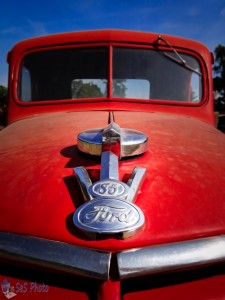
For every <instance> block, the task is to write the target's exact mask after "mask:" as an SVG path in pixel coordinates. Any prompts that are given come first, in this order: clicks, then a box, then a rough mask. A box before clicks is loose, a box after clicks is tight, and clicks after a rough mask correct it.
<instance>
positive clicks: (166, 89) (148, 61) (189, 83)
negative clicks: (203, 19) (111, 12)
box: [19, 47, 202, 103]
mask: <svg viewBox="0 0 225 300" xmlns="http://www.w3.org/2000/svg"><path fill="white" fill-rule="evenodd" d="M166 54H168V55H169V57H168V55H166ZM112 57H113V60H112V66H111V67H112V78H111V79H109V78H108V75H109V74H111V72H109V66H108V63H109V51H108V48H107V47H90V48H76V49H66V50H52V51H43V52H37V53H33V54H30V55H28V56H27V57H25V59H24V61H23V64H22V67H21V68H20V80H19V83H20V84H19V97H20V99H21V100H22V101H25V102H29V101H43V100H58V99H59V100H60V99H84V98H105V97H108V95H109V92H108V84H109V82H112V87H111V92H112V97H114V98H120V99H124V98H127V99H142V100H150V99H151V100H168V101H180V102H190V103H191V102H192V103H199V102H200V101H201V99H202V76H201V68H200V65H199V63H198V61H197V59H195V58H194V57H192V56H190V55H187V54H185V53H182V58H183V59H184V60H185V63H186V64H187V65H188V68H187V67H184V66H183V65H181V64H180V63H177V62H176V61H175V60H176V59H177V56H176V53H174V52H173V51H159V50H153V49H141V48H125V47H113V56H112ZM171 58H172V59H171Z"/></svg>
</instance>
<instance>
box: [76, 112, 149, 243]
mask: <svg viewBox="0 0 225 300" xmlns="http://www.w3.org/2000/svg"><path fill="white" fill-rule="evenodd" d="M110 116H111V117H112V115H110ZM88 132H90V131H88ZM130 132H134V131H132V130H130ZM122 133H123V131H122V130H120V127H119V126H118V125H117V124H115V123H114V121H113V120H112V121H111V122H110V124H109V125H108V126H107V127H106V128H105V129H104V130H101V131H99V135H100V134H101V141H102V142H101V148H102V152H101V170H100V180H99V181H97V182H95V183H93V184H92V181H91V179H90V177H89V175H88V172H87V170H86V169H85V168H84V167H78V168H75V169H74V172H75V174H76V176H77V179H78V182H79V184H80V188H81V190H82V193H83V197H84V200H85V201H86V203H84V204H83V205H81V206H80V207H79V208H78V209H77V210H76V212H75V213H74V216H73V223H74V225H75V226H76V227H78V228H79V229H81V230H83V231H84V232H86V233H87V234H88V235H89V236H90V235H91V236H93V235H94V237H95V236H96V234H102V235H115V236H116V237H119V238H124V239H125V238H128V237H130V236H132V235H134V234H135V233H137V231H138V230H139V229H140V228H141V227H142V226H143V225H144V221H145V218H144V214H143V212H142V211H141V209H140V208H139V207H137V206H136V205H135V204H133V203H132V202H134V201H135V198H136V195H137V192H138V189H139V187H140V185H141V183H142V181H143V178H144V176H145V172H146V169H144V168H139V167H136V168H135V169H134V170H133V172H132V174H131V177H130V179H129V180H128V182H127V184H126V183H124V182H122V181H120V180H119V170H118V160H119V158H120V157H124V156H126V155H125V153H124V152H122V151H121V145H122V142H121V141H123V140H127V139H128V137H127V136H123V134H122ZM139 134H140V136H141V139H140V140H139V142H138V141H137V139H136V138H134V137H133V136H132V135H130V137H129V139H130V147H131V149H133V148H134V145H133V143H132V141H133V140H135V145H136V146H135V148H136V150H135V151H134V152H133V153H135V154H134V155H136V153H137V152H138V153H139V154H141V153H143V152H144V151H145V150H146V147H147V137H146V136H145V135H144V134H143V133H138V135H139ZM79 136H86V137H87V135H86V132H84V133H81V134H80V135H79ZM143 141H145V142H144V144H143ZM86 142H87V145H88V146H87V147H86V146H85V145H84V141H82V142H81V144H82V147H84V148H85V151H84V152H87V149H89V146H90V143H93V141H92V140H91V141H90V140H88V138H87V141H86ZM98 143H99V141H98ZM139 146H140V147H139ZM78 147H79V149H80V150H82V147H80V139H79V137H78ZM93 149H95V144H94V143H93V145H92V149H90V152H89V153H90V154H93ZM131 149H129V147H128V148H127V150H128V151H127V156H130V153H131V152H132V151H133V150H131Z"/></svg>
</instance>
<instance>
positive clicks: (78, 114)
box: [0, 30, 225, 300]
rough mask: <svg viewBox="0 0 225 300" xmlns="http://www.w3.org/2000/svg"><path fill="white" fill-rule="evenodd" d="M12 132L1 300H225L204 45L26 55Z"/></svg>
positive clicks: (6, 135)
mask: <svg viewBox="0 0 225 300" xmlns="http://www.w3.org/2000/svg"><path fill="white" fill-rule="evenodd" d="M7 60H8V63H9V84H8V90H9V95H8V124H7V126H6V127H5V128H4V129H3V130H2V131H1V132H0V157H1V165H0V175H1V176H0V200H1V202H0V262H1V264H0V282H1V289H2V293H1V294H0V299H4V297H6V298H8V299H9V298H13V297H14V296H17V299H62V298H63V299H67V300H69V299H81V300H83V299H101V300H103V299H107V300H117V299H124V300H134V299H139V300H141V299H173V300H174V299H182V300H184V299H188V300H189V299H198V300H200V299H225V263H224V262H225V156H224V151H225V135H224V134H223V133H222V132H220V131H218V130H217V129H216V128H215V126H214V124H215V121H214V111H213V87H212V63H213V57H212V55H211V53H210V52H209V50H208V49H207V47H206V46H204V45H202V44H201V43H199V42H196V41H192V40H188V39H184V38H180V37H174V36H168V35H161V34H157V33H144V32H135V31H122V30H97V31H84V32H72V33H65V34H57V35H51V36H43V37H39V38H33V39H29V40H26V41H22V42H20V43H18V44H16V45H15V46H14V47H13V49H12V50H11V51H10V52H9V54H8V56H7Z"/></svg>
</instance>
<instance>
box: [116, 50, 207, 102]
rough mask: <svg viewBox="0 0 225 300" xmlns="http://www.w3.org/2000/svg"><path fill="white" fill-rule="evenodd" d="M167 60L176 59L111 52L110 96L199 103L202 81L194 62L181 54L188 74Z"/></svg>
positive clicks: (146, 52) (157, 54) (141, 52)
mask: <svg viewBox="0 0 225 300" xmlns="http://www.w3.org/2000/svg"><path fill="white" fill-rule="evenodd" d="M166 53H168V54H169V55H170V57H168V56H166V55H165V54H166ZM171 57H175V58H176V55H175V54H174V53H173V52H169V51H168V52H165V51H164V52H161V51H150V50H148V49H131V48H130V49H128V48H114V51H113V96H114V97H123V98H139V99H158V100H171V101H189V102H200V101H201V97H202V86H201V82H202V80H201V75H200V74H197V73H196V72H199V73H200V66H199V63H198V61H197V60H196V59H195V58H194V57H192V56H189V55H186V54H182V57H183V58H184V59H185V61H186V62H187V63H188V65H190V66H191V67H192V68H193V71H192V70H190V69H187V68H186V67H185V66H183V65H181V64H178V63H177V62H176V61H174V60H173V59H171ZM118 87H119V88H118Z"/></svg>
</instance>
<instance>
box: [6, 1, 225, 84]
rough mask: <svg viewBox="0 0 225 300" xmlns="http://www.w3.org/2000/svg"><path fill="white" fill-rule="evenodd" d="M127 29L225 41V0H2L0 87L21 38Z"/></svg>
mask: <svg viewBox="0 0 225 300" xmlns="http://www.w3.org/2000/svg"><path fill="white" fill-rule="evenodd" d="M93 29H127V30H138V31H145V32H157V33H161V34H170V35H176V36H182V37H185V38H189V39H193V40H197V41H199V42H202V43H204V44H205V45H206V46H207V47H208V48H209V49H210V50H211V51H214V49H215V47H216V46H217V45H218V44H222V45H225V0H199V1H198V0H188V1H181V0H173V1H170V0H167V1H166V0H111V1H109V0H64V1H62V0H54V1H52V0H39V1H32V0H10V1H9V0H0V85H3V86H7V77H8V65H7V63H6V55H7V53H8V51H10V50H11V48H12V47H13V45H15V44H16V43H17V42H19V41H21V40H24V39H27V38H32V37H36V36H42V35H49V34H54V33H59V32H71V31H80V30H93Z"/></svg>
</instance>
